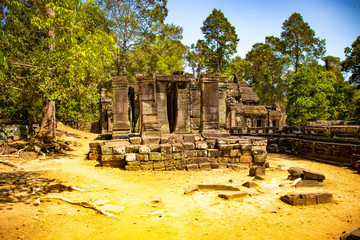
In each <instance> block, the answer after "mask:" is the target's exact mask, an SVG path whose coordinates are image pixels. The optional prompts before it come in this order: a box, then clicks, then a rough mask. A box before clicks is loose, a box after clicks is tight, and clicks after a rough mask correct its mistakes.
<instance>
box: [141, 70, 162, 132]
mask: <svg viewBox="0 0 360 240" xmlns="http://www.w3.org/2000/svg"><path fill="white" fill-rule="evenodd" d="M136 79H137V81H138V84H139V98H140V119H141V121H140V132H141V134H144V133H149V134H160V123H159V119H158V109H157V102H156V81H155V79H156V75H155V73H141V74H136Z"/></svg>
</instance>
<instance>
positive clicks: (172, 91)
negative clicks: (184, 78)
mask: <svg viewBox="0 0 360 240" xmlns="http://www.w3.org/2000/svg"><path fill="white" fill-rule="evenodd" d="M166 103H167V106H166V107H167V116H168V122H169V129H170V133H173V132H174V131H175V130H176V121H177V115H178V114H177V113H178V106H177V83H169V84H168V85H167V86H166ZM164 107H165V106H164Z"/></svg>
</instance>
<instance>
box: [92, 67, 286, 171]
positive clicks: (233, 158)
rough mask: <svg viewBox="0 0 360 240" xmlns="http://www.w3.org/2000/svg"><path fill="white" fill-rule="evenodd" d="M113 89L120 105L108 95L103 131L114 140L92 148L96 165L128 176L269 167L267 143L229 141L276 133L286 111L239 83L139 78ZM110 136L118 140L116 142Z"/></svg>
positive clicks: (214, 77) (213, 78) (121, 79)
mask: <svg viewBox="0 0 360 240" xmlns="http://www.w3.org/2000/svg"><path fill="white" fill-rule="evenodd" d="M136 78H137V82H138V84H129V83H128V81H127V79H126V77H125V76H116V77H115V78H114V80H113V82H112V86H113V99H111V98H108V97H106V95H105V92H104V91H103V92H102V94H101V116H100V128H101V133H103V134H104V135H103V136H108V138H107V140H105V139H106V138H104V139H98V140H95V141H93V142H92V143H90V153H89V159H90V160H97V161H99V162H100V163H101V165H102V166H113V167H120V168H123V169H127V170H141V169H142V170H175V169H178V170H183V169H187V170H198V169H212V168H234V169H237V168H244V167H250V166H252V165H262V164H264V162H265V160H266V157H267V153H266V146H267V140H266V138H259V137H238V136H230V133H237V134H240V133H251V132H254V131H255V132H275V131H276V130H278V129H282V128H283V127H284V125H285V120H286V113H285V110H284V108H283V107H281V106H279V105H276V104H274V105H273V106H271V107H265V106H262V105H260V104H259V98H258V96H257V95H256V93H255V92H254V91H253V90H252V89H251V88H250V87H248V86H246V85H243V84H242V85H239V84H238V82H237V78H236V77H235V79H234V82H229V81H228V79H227V78H224V77H220V76H219V75H218V74H203V75H201V76H200V78H199V79H196V78H195V77H194V76H193V75H191V74H187V75H156V74H154V73H142V74H137V75H136ZM110 136H111V137H110Z"/></svg>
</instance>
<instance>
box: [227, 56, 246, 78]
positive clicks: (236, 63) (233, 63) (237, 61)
mask: <svg viewBox="0 0 360 240" xmlns="http://www.w3.org/2000/svg"><path fill="white" fill-rule="evenodd" d="M249 68H250V62H248V61H247V60H245V59H243V58H241V57H240V56H236V57H234V58H233V59H231V60H230V62H229V64H228V65H227V67H226V69H225V71H224V73H223V75H224V76H225V77H227V78H228V79H229V80H233V77H234V76H235V75H236V76H237V78H238V81H239V83H245V79H246V78H247V77H246V72H247V71H248V69H249Z"/></svg>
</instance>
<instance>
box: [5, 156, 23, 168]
mask: <svg viewBox="0 0 360 240" xmlns="http://www.w3.org/2000/svg"><path fill="white" fill-rule="evenodd" d="M3 156H4V155H3ZM0 163H2V164H5V165H8V166H10V167H14V168H20V166H19V165H17V164H15V163H12V162H10V161H9V160H0Z"/></svg>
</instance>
